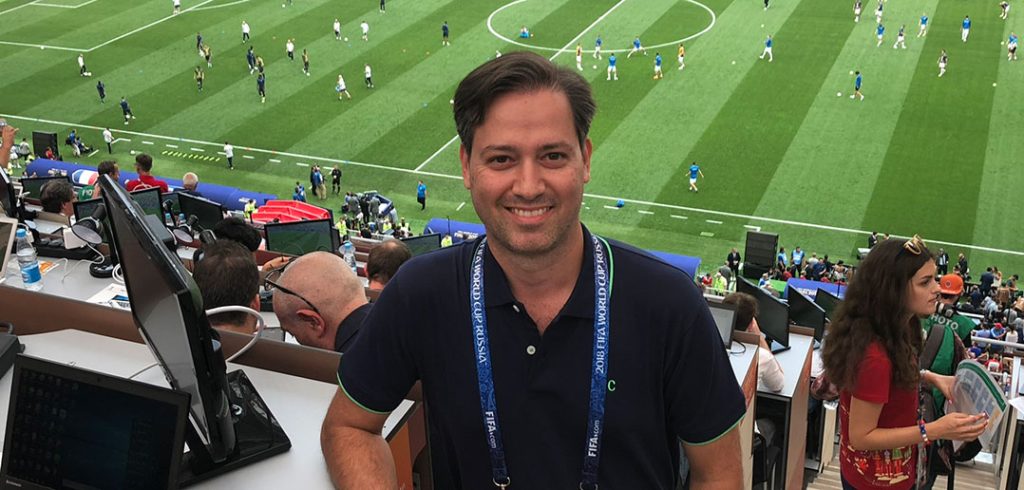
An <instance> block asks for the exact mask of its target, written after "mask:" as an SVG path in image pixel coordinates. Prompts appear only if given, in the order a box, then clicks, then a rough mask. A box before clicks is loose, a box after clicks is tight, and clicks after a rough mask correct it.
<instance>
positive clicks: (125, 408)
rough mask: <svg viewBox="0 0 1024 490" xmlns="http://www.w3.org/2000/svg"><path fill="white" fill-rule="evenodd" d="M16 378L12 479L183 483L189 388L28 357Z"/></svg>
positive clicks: (7, 445) (51, 484)
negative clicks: (172, 387) (177, 388)
mask: <svg viewBox="0 0 1024 490" xmlns="http://www.w3.org/2000/svg"><path fill="white" fill-rule="evenodd" d="M12 383H13V384H12V387H11V403H10V411H9V415H8V417H7V437H6V439H5V440H4V461H3V469H2V470H0V474H2V475H3V476H2V478H3V480H4V482H5V483H11V481H12V480H14V481H15V483H17V485H12V487H15V486H16V487H18V488H22V487H25V486H29V487H32V488H36V487H34V486H33V485H25V483H29V484H34V485H41V486H43V487H45V488H123V489H135V488H137V489H144V488H152V489H170V488H178V472H179V467H180V462H181V454H182V449H183V434H184V430H185V423H184V422H185V420H186V417H187V415H186V414H187V409H188V395H187V394H185V393H182V392H180V391H175V390H170V389H167V388H161V387H158V386H154V385H150V384H147V383H141V382H138V381H129V380H127V379H124V378H119V377H115V376H108V375H106V374H100V373H97V372H94V371H87V370H84V369H80V368H75V367H71V366H68V365H66V364H57V363H52V362H48V361H43V360H40V359H35V358H32V357H26V356H18V359H17V361H16V362H15V368H14V376H13V381H12ZM40 407H42V409H40Z"/></svg>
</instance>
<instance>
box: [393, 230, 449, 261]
mask: <svg viewBox="0 0 1024 490" xmlns="http://www.w3.org/2000/svg"><path fill="white" fill-rule="evenodd" d="M401 240H402V242H403V243H405V245H406V246H407V247H409V251H410V252H412V256H413V257H415V256H417V255H423V254H425V253H427V252H430V251H433V250H437V249H439V248H441V234H440V233H431V234H429V235H420V236H414V237H409V238H402V239H401Z"/></svg>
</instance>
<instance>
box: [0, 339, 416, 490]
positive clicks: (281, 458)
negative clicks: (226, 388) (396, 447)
mask: <svg viewBox="0 0 1024 490" xmlns="http://www.w3.org/2000/svg"><path fill="white" fill-rule="evenodd" d="M21 341H22V342H23V343H24V344H25V346H26V347H25V354H26V355H31V356H35V357H40V358H43V359H50V360H59V361H62V362H66V363H68V364H73V365H75V366H78V367H82V368H85V369H91V370H94V371H99V372H103V373H107V374H111V375H115V376H122V377H127V376H131V375H132V374H133V373H135V372H136V371H138V370H139V369H142V368H143V367H146V366H147V365H149V364H152V363H153V362H154V359H153V356H152V354H150V352H149V349H148V348H147V347H146V346H145V345H143V344H136V343H134V342H128V341H124V340H119V339H114V338H110V337H104V336H102V335H96V334H91V333H87V332H81V331H78V330H61V331H58V332H49V333H44V334H37V335H24V336H21ZM115 352H116V355H112V354H113V353H115ZM239 368H243V369H244V370H245V374H246V375H248V377H249V379H250V380H251V381H252V384H253V385H254V386H255V387H256V389H257V390H258V391H259V393H260V396H262V397H263V400H264V401H266V403H267V406H269V407H270V410H271V412H273V414H274V416H275V417H276V418H277V420H278V422H280V424H281V427H282V428H284V431H285V433H286V434H288V438H289V439H291V442H292V448H291V450H289V451H288V452H286V453H284V454H280V455H277V456H273V457H271V458H269V459H267V460H264V461H261V462H259V463H256V464H253V465H250V466H246V467H244V468H242V469H240V470H237V471H233V472H231V473H228V474H225V475H222V476H219V477H216V478H213V479H211V480H208V481H206V482H203V483H200V484H198V485H195V486H194V487H191V488H197V489H203V488H209V489H214V488H216V489H223V488H246V487H248V488H289V487H290V488H302V489H304V490H305V489H315V488H325V489H327V488H333V487H332V485H331V482H330V477H329V475H328V474H327V467H326V466H325V465H324V459H323V455H322V453H321V452H320V424H321V422H322V421H323V417H324V414H325V413H326V412H327V407H328V405H329V404H330V401H331V398H333V397H334V393H335V391H336V390H337V386H336V385H333V384H328V383H322V382H319V381H313V380H309V379H304V378H299V377H295V376H289V375H286V374H281V373H275V372H272V371H265V370H262V369H257V368H253V367H250V366H239V365H235V364H229V365H228V371H233V370H235V369H239ZM11 372H13V370H12V371H10V372H8V373H7V374H6V375H5V376H4V377H3V378H0V414H3V416H2V419H3V423H2V424H0V438H2V436H3V435H4V432H6V430H7V422H6V419H7V410H8V407H9V405H10V396H11V382H12V381H11V380H12V375H11ZM136 379H137V380H139V381H143V382H146V383H151V384H155V385H160V386H167V383H166V381H165V380H164V377H163V373H162V371H161V370H160V368H158V367H154V368H152V369H150V370H148V371H146V372H145V373H143V374H141V375H139V376H138V377H137V378H136ZM413 405H414V404H413V402H411V401H409V400H405V401H403V402H402V403H401V405H399V406H398V408H397V409H396V410H395V411H394V412H392V413H391V416H390V417H388V419H387V422H385V423H384V431H383V434H384V435H385V436H387V435H390V433H391V432H392V431H394V430H395V429H396V426H397V424H399V423H400V422H401V421H402V420H403V419H404V418H405V417H406V416H407V415H408V413H409V411H410V410H411V409H412V408H413Z"/></svg>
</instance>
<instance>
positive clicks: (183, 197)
mask: <svg viewBox="0 0 1024 490" xmlns="http://www.w3.org/2000/svg"><path fill="white" fill-rule="evenodd" d="M178 206H179V208H180V209H181V212H182V213H184V214H185V219H188V218H189V217H191V216H195V217H196V218H199V221H197V222H196V224H197V225H199V227H200V228H202V229H204V230H212V229H213V227H214V226H217V223H220V222H221V220H223V219H224V208H223V207H222V206H221V205H220V204H218V203H215V202H213V201H211V200H209V199H203V198H201V197H196V196H192V195H189V194H186V193H184V192H179V193H178Z"/></svg>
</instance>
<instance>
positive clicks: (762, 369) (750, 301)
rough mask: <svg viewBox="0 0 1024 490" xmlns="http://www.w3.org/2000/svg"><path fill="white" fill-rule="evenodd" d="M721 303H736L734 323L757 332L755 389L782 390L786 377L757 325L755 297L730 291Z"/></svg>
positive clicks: (748, 330)
mask: <svg viewBox="0 0 1024 490" xmlns="http://www.w3.org/2000/svg"><path fill="white" fill-rule="evenodd" d="M722 303H726V304H731V305H736V325H744V326H745V328H744V329H745V330H746V331H747V332H750V333H754V334H757V338H758V347H757V389H758V390H760V391H771V392H774V393H778V392H780V391H782V387H783V385H784V384H785V381H786V378H785V375H784V374H783V372H782V366H781V365H779V361H778V359H775V355H774V354H772V350H771V349H770V348H769V347H768V342H767V341H765V339H764V335H762V334H761V329H760V328H759V327H758V325H757V299H756V298H754V297H753V296H751V295H749V294H747V293H732V294H730V295H729V296H726V297H725V299H724V300H722Z"/></svg>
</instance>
